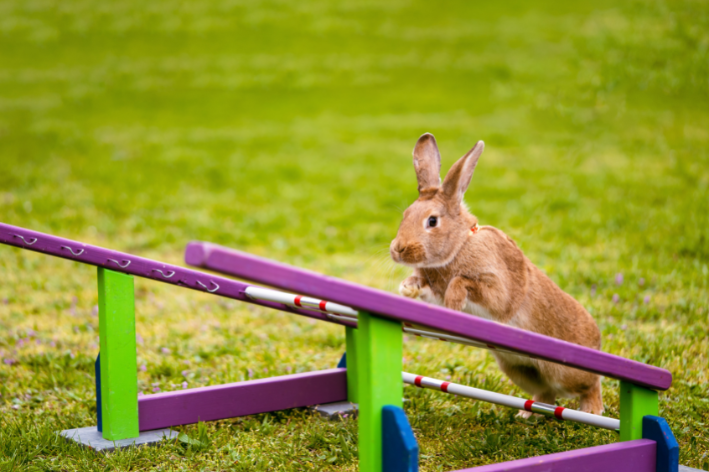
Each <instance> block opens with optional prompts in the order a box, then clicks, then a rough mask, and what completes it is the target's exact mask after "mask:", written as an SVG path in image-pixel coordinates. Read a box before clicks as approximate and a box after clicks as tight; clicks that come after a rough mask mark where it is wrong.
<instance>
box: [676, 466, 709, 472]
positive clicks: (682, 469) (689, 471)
mask: <svg viewBox="0 0 709 472" xmlns="http://www.w3.org/2000/svg"><path fill="white" fill-rule="evenodd" d="M679 472H704V471H703V470H702V469H692V468H691V467H687V466H686V465H680V466H679Z"/></svg>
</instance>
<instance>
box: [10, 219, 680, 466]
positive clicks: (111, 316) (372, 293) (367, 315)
mask: <svg viewBox="0 0 709 472" xmlns="http://www.w3.org/2000/svg"><path fill="white" fill-rule="evenodd" d="M0 243H4V244H8V245H12V246H16V247H20V248H23V249H29V250H32V251H36V252H41V253H44V254H48V255H53V256H57V257H62V258H65V259H70V260H74V261H78V262H83V263H87V264H91V265H95V266H97V267H98V288H99V332H100V340H101V346H100V349H101V351H100V352H101V356H100V358H99V359H100V360H97V405H99V408H100V412H99V413H100V414H99V415H98V416H99V431H101V423H103V432H102V434H103V437H104V438H106V439H110V440H119V439H124V438H136V437H137V436H138V432H139V431H146V430H152V429H156V428H161V427H165V426H176V425H180V424H189V423H194V422H196V421H208V420H215V419H223V418H230V417H235V416H243V415H249V414H254V413H261V412H267V411H275V410H280V409H286V408H294V407H300V406H308V405H313V404H319V403H329V402H334V401H341V400H344V399H348V400H350V401H354V402H359V404H360V419H359V429H360V435H359V438H360V447H359V450H360V470H366V471H370V470H371V471H379V470H386V471H390V470H391V471H399V470H401V471H415V470H417V446H416V441H415V439H414V437H413V434H412V432H411V431H410V427H409V426H408V421H407V419H406V416H405V414H404V412H403V410H402V409H401V408H400V407H401V397H402V393H403V392H402V383H401V343H402V331H401V327H402V323H411V324H416V325H419V326H424V327H429V328H431V329H433V330H437V331H440V332H444V333H446V334H447V336H448V339H450V340H456V339H457V340H458V342H463V343H464V344H466V343H470V344H471V345H476V346H477V345H482V346H487V347H489V348H493V349H494V348H498V349H505V350H510V351H514V352H518V353H520V354H523V355H529V356H531V357H537V358H540V359H546V360H550V361H553V362H559V363H564V364H566V365H570V366H574V367H578V368H581V369H584V370H589V371H592V372H596V373H599V374H602V375H606V376H609V377H613V378H617V379H620V380H621V419H620V425H621V428H620V433H621V440H622V441H624V442H622V443H619V444H611V445H607V446H599V447H596V448H588V449H583V450H579V451H571V452H568V453H561V454H552V455H549V456H544V457H541V458H531V459H523V460H521V461H513V462H508V463H504V464H496V465H493V466H485V467H483V468H475V469H466V470H476V471H479V472H490V471H493V470H495V471H497V470H519V471H522V470H524V471H532V470H542V469H540V468H539V467H541V466H542V464H546V466H549V465H550V463H554V464H555V468H554V470H581V469H579V467H580V466H581V465H583V467H588V466H589V465H591V466H593V467H592V468H593V469H596V467H598V470H608V471H612V470H628V467H630V465H632V468H633V469H634V470H638V471H645V470H648V471H649V470H658V471H660V470H663V471H664V470H668V471H669V470H677V469H676V467H677V466H676V464H677V457H676V456H677V445H676V441H675V442H674V443H673V442H672V441H674V437H673V436H672V433H671V431H670V430H669V428H668V427H667V425H666V423H665V422H664V420H663V419H662V418H657V417H655V416H652V415H656V414H657V409H658V406H657V392H656V391H655V390H664V389H667V388H668V387H669V386H670V384H671V380H672V377H671V374H670V373H669V372H668V371H666V370H664V369H659V368H656V367H653V366H648V365H645V364H642V363H639V362H635V361H631V360H627V359H624V358H621V357H618V356H613V355H610V354H605V353H602V352H598V351H593V350H590V349H587V348H583V347H581V346H577V345H573V344H568V343H565V342H563V341H559V340H556V339H553V338H547V337H544V336H540V335H536V334H534V333H529V332H525V331H521V330H517V329H515V328H511V327H507V326H502V325H497V324H495V323H492V322H489V321H486V320H481V319H477V318H474V317H470V316H468V315H462V314H460V313H457V312H453V311H450V310H446V309H443V308H440V307H433V306H430V305H425V304H422V303H420V302H416V301H412V300H407V299H403V298H401V297H397V296H394V295H391V294H388V293H386V292H380V291H377V290H373V289H370V288H367V287H362V286H358V285H356V284H351V283H348V282H344V281H341V280H338V279H334V278H329V277H325V276H322V275H319V274H315V273H312V272H308V271H303V270H301V269H297V268H293V267H289V266H286V265H282V264H277V263H274V262H271V261H268V260H264V259H260V258H256V257H253V256H250V255H248V254H243V253H239V252H237V251H232V250H229V249H226V248H220V247H218V246H213V245H209V244H206V243H192V244H190V245H189V246H188V248H187V253H186V259H187V261H188V263H191V264H193V265H199V266H202V267H206V268H210V269H212V270H217V271H221V272H224V273H228V274H232V275H237V276H239V277H242V278H245V279H248V280H255V281H258V282H261V283H265V284H268V285H272V286H275V287H277V288H281V289H284V290H291V291H296V292H300V293H303V294H307V295H311V296H315V297H319V298H321V299H327V300H332V301H334V302H337V303H342V304H345V305H350V306H352V307H355V308H357V309H358V310H359V313H358V316H357V318H358V320H357V322H353V321H352V320H351V319H347V318H342V317H337V316H329V315H328V314H327V313H324V312H323V311H318V310H314V309H301V308H298V307H294V306H289V305H287V304H283V303H276V302H271V301H266V300H259V299H254V298H253V297H249V296H248V295H247V294H246V291H247V289H249V288H251V289H252V291H258V290H259V287H254V286H253V285H248V284H245V283H242V282H238V281H235V280H232V279H227V278H223V277H216V276H213V275H210V274H205V273H202V272H198V271H194V270H190V269H185V268H183V267H178V266H173V265H169V264H163V263H160V262H157V261H151V260H149V259H145V258H140V257H137V256H133V255H130V254H126V253H121V252H117V251H112V250H109V249H105V248H101V247H97V246H90V245H86V244H82V243H78V242H76V241H71V240H68V239H64V238H59V237H56V236H52V235H48V234H44V233H39V232H35V231H31V230H26V229H23V228H19V227H15V226H11V225H7V224H4V223H0ZM235 264H236V265H237V266H236V267H235V266H234V265H235ZM131 275H137V276H140V277H144V278H150V279H153V280H158V281H161V282H165V283H171V284H173V285H177V286H182V287H186V288H192V289H194V290H200V291H204V292H209V293H213V294H215V295H220V296H224V297H228V298H232V299H235V300H240V301H245V302H248V303H255V304H259V305H262V306H267V307H270V308H274V309H278V310H282V311H286V312H290V313H294V314H299V315H303V316H308V317H311V318H316V319H320V320H323V321H330V322H335V323H338V324H343V325H345V326H346V339H347V350H348V352H349V353H350V356H348V357H349V358H350V359H349V363H350V365H349V368H347V369H344V368H338V369H330V370H325V371H319V372H310V373H305V374H295V375H287V376H281V377H276V378H270V379H260V380H253V381H247V382H238V383H233V384H226V385H217V386H211V387H202V388H195V389H189V390H182V391H176V392H164V393H158V394H154V395H148V396H143V397H140V398H137V358H136V347H135V313H134V300H133V278H132V277H131ZM323 303H325V302H323ZM380 303H381V306H379V304H380ZM306 308H307V307H306ZM311 308H312V307H311ZM355 327H356V328H355ZM481 343H482V344H481ZM535 343H537V344H536V345H535ZM539 346H544V347H542V348H539ZM392 373H396V375H391V374H392ZM99 379H100V382H99ZM283 392H287V397H284V394H283ZM643 437H644V438H646V439H641V438H643ZM382 442H384V444H385V445H386V447H383V444H382ZM594 464H595V466H594ZM623 464H625V466H624V465H623ZM651 465H652V466H654V467H656V469H655V468H652V467H651ZM382 467H383V468H384V469H382ZM496 467H499V468H496ZM559 467H561V468H559ZM673 467H674V468H673ZM543 470H547V469H543ZM584 470H586V469H584ZM588 470H592V469H588Z"/></svg>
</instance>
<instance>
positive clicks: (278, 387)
mask: <svg viewBox="0 0 709 472" xmlns="http://www.w3.org/2000/svg"><path fill="white" fill-rule="evenodd" d="M344 400H347V369H327V370H320V371H316V372H306V373H303V374H292V375H283V376H281V377H271V378H268V379H258V380H249V381H246V382H236V383H230V384H224V385H215V386H212V387H201V388H192V389H189V390H179V391H174V392H164V393H156V394H153V395H146V396H141V397H139V398H138V418H139V422H140V430H141V431H150V430H152V429H159V428H167V427H170V426H178V425H181V424H191V423H196V422H198V421H213V420H221V419H224V418H235V417H237V416H246V415H255V414H257V413H265V412H268V411H278V410H286V409H288V408H297V407H303V406H310V405H318V404H321V403H332V402H338V401H344Z"/></svg>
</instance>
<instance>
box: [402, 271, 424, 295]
mask: <svg viewBox="0 0 709 472" xmlns="http://www.w3.org/2000/svg"><path fill="white" fill-rule="evenodd" d="M422 289H423V286H422V283H421V279H420V278H418V277H416V276H411V277H407V278H406V279H404V280H403V281H402V282H401V283H400V284H399V293H400V294H402V295H403V296H405V297H407V298H418V297H420V296H421V291H422Z"/></svg>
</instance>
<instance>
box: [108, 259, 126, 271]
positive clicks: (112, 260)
mask: <svg viewBox="0 0 709 472" xmlns="http://www.w3.org/2000/svg"><path fill="white" fill-rule="evenodd" d="M108 260H109V261H110V262H115V263H116V264H117V265H118V267H120V268H121V269H125V268H126V267H128V266H129V265H130V261H129V260H128V259H123V262H125V265H123V264H121V263H120V262H118V261H117V260H115V259H108Z"/></svg>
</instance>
